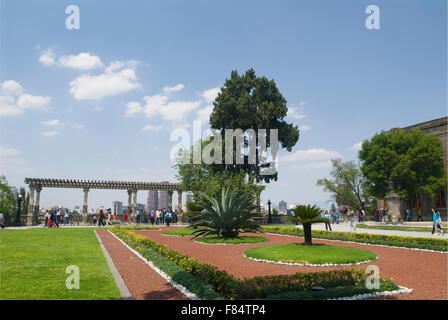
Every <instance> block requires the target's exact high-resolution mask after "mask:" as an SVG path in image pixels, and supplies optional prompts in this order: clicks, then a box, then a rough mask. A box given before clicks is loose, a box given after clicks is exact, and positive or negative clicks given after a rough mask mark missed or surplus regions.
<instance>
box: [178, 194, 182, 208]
mask: <svg viewBox="0 0 448 320" xmlns="http://www.w3.org/2000/svg"><path fill="white" fill-rule="evenodd" d="M177 210H182V191H180V190H177Z"/></svg>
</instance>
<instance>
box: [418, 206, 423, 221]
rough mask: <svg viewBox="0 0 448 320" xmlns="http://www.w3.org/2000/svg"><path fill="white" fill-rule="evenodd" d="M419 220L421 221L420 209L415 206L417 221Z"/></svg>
mask: <svg viewBox="0 0 448 320" xmlns="http://www.w3.org/2000/svg"><path fill="white" fill-rule="evenodd" d="M420 220H421V221H422V222H423V218H422V209H420V208H417V222H418V221H420Z"/></svg>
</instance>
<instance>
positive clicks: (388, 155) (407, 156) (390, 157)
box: [359, 129, 447, 199]
mask: <svg viewBox="0 0 448 320" xmlns="http://www.w3.org/2000/svg"><path fill="white" fill-rule="evenodd" d="M443 155H444V148H443V146H442V143H441V141H440V140H439V139H438V138H437V137H436V136H434V135H430V134H425V133H424V132H423V131H421V130H420V129H414V130H412V131H410V132H405V131H403V130H400V129H397V130H394V131H392V132H381V133H379V134H376V135H375V136H373V138H372V139H371V140H370V141H368V140H366V141H364V142H363V144H362V149H361V150H360V151H359V158H360V159H361V161H362V164H361V171H362V173H363V174H364V176H365V177H366V178H367V180H368V182H369V189H370V192H371V193H372V194H373V195H374V196H375V197H378V198H384V197H385V196H386V195H387V193H388V191H389V187H388V183H389V178H391V179H392V181H393V185H394V191H395V192H396V193H397V194H398V195H399V196H400V197H402V198H404V199H409V198H410V197H412V196H414V195H416V194H418V193H425V194H427V195H429V196H431V197H434V196H435V194H436V193H437V192H438V191H440V190H441V188H442V187H443V186H446V183H447V173H446V169H445V168H444V165H443V160H442V157H443Z"/></svg>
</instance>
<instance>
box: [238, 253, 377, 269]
mask: <svg viewBox="0 0 448 320" xmlns="http://www.w3.org/2000/svg"><path fill="white" fill-rule="evenodd" d="M243 256H244V258H246V259H249V260H253V261H258V262H265V263H273V264H283V265H287V266H299V267H341V266H357V265H360V264H364V263H370V262H374V261H377V260H378V256H377V257H376V258H375V259H374V260H366V261H361V262H355V263H339V264H338V263H324V264H313V263H299V262H283V261H273V260H266V259H257V258H252V257H248V256H246V254H244V253H243Z"/></svg>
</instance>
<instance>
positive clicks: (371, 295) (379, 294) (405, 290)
mask: <svg viewBox="0 0 448 320" xmlns="http://www.w3.org/2000/svg"><path fill="white" fill-rule="evenodd" d="M398 287H399V288H400V289H398V290H393V291H381V292H374V293H364V294H358V295H356V296H352V297H341V298H328V299H327V300H363V299H368V298H377V297H384V296H392V295H396V294H401V293H411V292H413V291H414V290H413V289H409V288H406V287H402V286H398Z"/></svg>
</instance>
